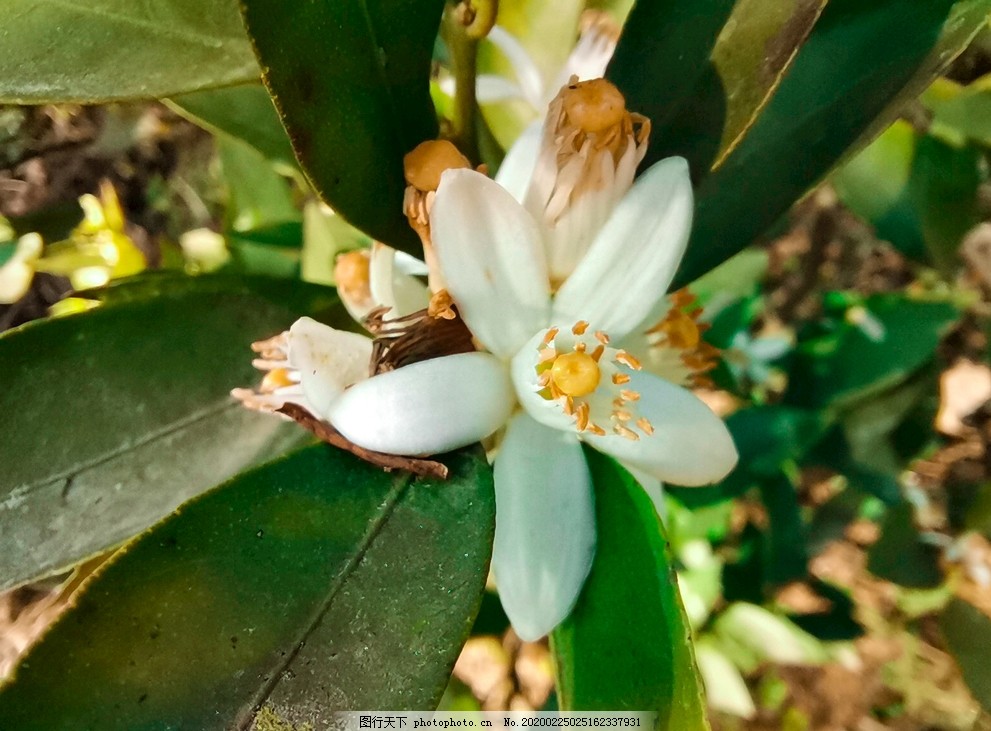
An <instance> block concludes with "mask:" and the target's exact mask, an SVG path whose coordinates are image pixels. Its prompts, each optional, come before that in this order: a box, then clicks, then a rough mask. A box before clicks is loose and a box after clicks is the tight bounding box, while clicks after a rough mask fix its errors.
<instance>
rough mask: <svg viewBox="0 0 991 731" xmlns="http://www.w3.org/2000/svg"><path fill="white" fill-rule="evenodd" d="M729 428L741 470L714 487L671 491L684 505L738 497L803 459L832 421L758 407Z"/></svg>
mask: <svg viewBox="0 0 991 731" xmlns="http://www.w3.org/2000/svg"><path fill="white" fill-rule="evenodd" d="M726 426H727V428H728V429H729V430H730V433H731V434H732V435H733V442H734V443H735V444H736V448H737V451H738V452H739V454H740V461H739V463H738V465H737V467H736V468H735V469H734V470H733V472H731V473H730V474H729V476H727V477H726V478H725V479H724V480H723V481H722V482H721V483H719V484H717V485H714V486H712V487H690V488H689V487H675V486H668V487H667V490H668V492H670V494H672V495H673V496H675V497H676V498H677V499H678V500H679V501H680V502H681V503H682V504H684V505H687V506H689V507H701V506H703V505H709V504H711V503H716V502H722V501H725V500H729V499H730V498H733V497H737V496H738V495H741V494H742V493H744V492H746V491H747V490H748V489H749V488H751V487H753V486H755V485H757V484H758V483H760V482H761V481H763V480H764V479H767V478H775V479H776V478H777V476H778V475H779V474H780V473H781V470H782V468H783V467H784V466H785V465H786V464H788V463H790V462H793V461H795V460H798V459H800V458H801V457H803V456H804V455H805V454H806V453H807V452H808V451H809V450H810V449H811V448H812V447H813V446H814V445H815V444H816V442H817V441H818V440H819V439H820V438H821V437H822V436H823V434H824V431H825V429H826V427H827V426H828V420H827V419H826V417H825V416H824V415H823V414H820V413H818V412H815V411H805V410H802V409H795V408H790V407H787V406H781V405H773V406H754V407H751V408H749V409H740V410H739V411H735V412H733V413H732V414H730V415H729V417H728V418H727V419H726Z"/></svg>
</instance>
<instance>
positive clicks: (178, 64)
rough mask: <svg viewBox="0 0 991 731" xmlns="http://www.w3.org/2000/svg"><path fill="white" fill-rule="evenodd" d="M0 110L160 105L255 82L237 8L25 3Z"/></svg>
mask: <svg viewBox="0 0 991 731" xmlns="http://www.w3.org/2000/svg"><path fill="white" fill-rule="evenodd" d="M3 30H4V32H3V33H2V34H0V79H3V81H2V82H0V103H3V104H42V103H46V102H70V101H72V102H90V103H92V102H105V101H111V100H118V99H155V98H158V97H163V96H169V95H171V94H179V93H182V92H186V91H193V90H196V89H204V88H209V87H213V86H223V85H226V84H236V83H239V82H245V81H255V80H257V79H258V64H257V62H256V61H255V59H254V57H253V56H252V54H251V46H250V44H249V43H248V38H247V36H246V35H245V33H244V27H243V26H242V25H241V23H240V22H239V20H238V16H237V4H236V2H235V0H218V2H202V1H201V0H156V1H155V2H131V1H130V0H58V1H53V0H19V1H18V3H17V5H16V7H14V6H8V8H7V12H6V13H5V17H4V29H3Z"/></svg>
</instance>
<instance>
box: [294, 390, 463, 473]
mask: <svg viewBox="0 0 991 731" xmlns="http://www.w3.org/2000/svg"><path fill="white" fill-rule="evenodd" d="M278 412H279V413H280V414H285V415H286V416H288V417H289V418H290V419H292V420H293V421H295V422H296V423H297V424H299V425H300V426H302V427H303V428H305V429H307V430H308V431H310V432H312V433H313V434H314V435H315V436H316V437H317V439H320V440H321V441H324V442H327V444H332V445H333V446H335V447H339V448H340V449H343V450H345V451H347V452H350V453H351V454H353V455H354V456H356V457H360V458H361V459H363V460H365V461H366V462H370V463H372V464H374V465H378V466H379V467H383V468H385V469H386V470H406V471H408V472H412V473H413V474H414V475H421V476H422V477H434V478H436V479H438V480H446V479H447V476H448V470H447V467H446V466H445V465H443V464H441V463H440V462H435V461H434V460H429V459H417V458H416V457H403V456H400V455H397V454H384V453H382V452H373V451H372V450H370V449H365V448H364V447H359V446H358V445H357V444H355V443H354V442H352V441H350V440H349V439H348V438H347V437H345V436H344V435H343V434H341V433H340V432H339V431H337V429H335V428H334V427H333V426H331V425H330V424H328V423H327V422H326V421H321V420H320V419H318V418H317V417H315V416H314V415H313V414H311V413H310V412H309V411H307V410H306V409H304V408H303V407H302V406H299V405H297V404H284V405H283V406H282V408H280V409H278Z"/></svg>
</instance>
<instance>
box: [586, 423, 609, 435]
mask: <svg viewBox="0 0 991 731" xmlns="http://www.w3.org/2000/svg"><path fill="white" fill-rule="evenodd" d="M587 431H590V432H592V433H593V434H595V435H596V436H600V437H604V436H605V435H606V430H605V429H603V428H602V427H601V426H599V425H598V424H589V425H588V429H587Z"/></svg>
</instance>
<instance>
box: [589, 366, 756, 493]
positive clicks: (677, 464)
mask: <svg viewBox="0 0 991 731" xmlns="http://www.w3.org/2000/svg"><path fill="white" fill-rule="evenodd" d="M627 388H628V389H630V390H632V391H636V392H638V393H639V394H640V400H639V401H637V402H636V411H637V414H638V415H639V416H643V417H646V418H647V419H648V420H649V421H650V422H651V424H652V425H653V427H654V433H653V434H651V435H650V436H647V435H645V434H642V433H641V435H640V439H639V440H637V441H633V440H630V439H625V438H623V437H620V436H616V435H613V434H610V435H608V436H604V437H598V436H595V435H592V434H588V433H585V434H582V438H583V439H584V440H586V441H587V442H588V443H589V444H591V445H592V446H593V447H595V448H596V449H598V450H601V451H603V452H605V453H606V454H609V455H612V456H613V457H615V458H616V459H618V460H620V461H621V462H628V463H629V464H631V465H633V466H634V467H635V468H637V469H639V470H643V471H644V472H646V473H647V474H649V475H653V476H654V477H656V478H657V479H659V480H664V481H665V482H670V483H673V484H675V485H707V484H709V483H712V482H716V481H718V480H721V479H722V478H723V477H725V476H726V475H727V474H729V472H730V470H732V469H733V467H734V466H736V461H737V458H738V455H737V453H736V446H735V445H734V444H733V437H731V436H730V433H729V431H728V430H727V429H726V425H725V424H723V422H722V420H721V419H720V418H719V417H718V416H716V415H715V414H714V413H712V411H711V410H710V409H709V407H708V406H706V405H705V404H704V403H703V402H702V401H701V400H699V398H698V397H696V396H695V395H694V394H693V393H692V392H691V391H688V390H686V389H684V388H681V387H680V386H675V385H674V384H672V383H668V382H667V381H665V380H664V379H662V378H658V377H657V376H654V375H652V374H650V373H643V372H640V373H634V374H633V375H632V378H631V380H630V383H629V384H628V385H627Z"/></svg>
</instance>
